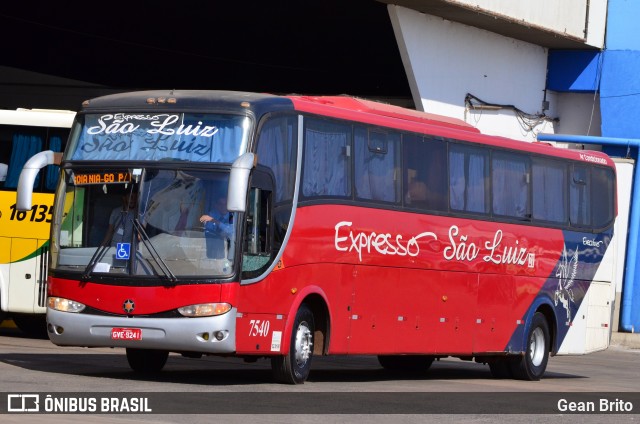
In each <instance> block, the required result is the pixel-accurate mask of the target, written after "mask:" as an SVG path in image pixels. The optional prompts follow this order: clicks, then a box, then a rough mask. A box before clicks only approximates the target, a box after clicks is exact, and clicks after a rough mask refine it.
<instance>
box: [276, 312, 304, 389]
mask: <svg viewBox="0 0 640 424" xmlns="http://www.w3.org/2000/svg"><path fill="white" fill-rule="evenodd" d="M314 331H315V323H314V319H313V313H312V312H311V309H309V307H308V306H307V305H305V304H303V305H301V306H300V309H298V312H297V313H296V318H295V321H294V322H293V329H292V330H291V343H290V344H289V353H288V354H287V355H282V356H274V357H272V358H271V369H272V371H273V378H274V380H275V381H276V382H278V383H285V384H303V383H304V382H305V380H306V379H307V377H309V371H311V360H312V359H313V334H314Z"/></svg>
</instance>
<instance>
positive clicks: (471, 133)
mask: <svg viewBox="0 0 640 424" xmlns="http://www.w3.org/2000/svg"><path fill="white" fill-rule="evenodd" d="M287 97H288V98H290V99H291V100H292V101H293V104H294V107H295V109H296V110H299V111H303V112H309V113H316V114H319V115H323V116H328V117H334V118H341V119H348V120H351V121H359V122H366V123H369V124H374V125H380V126H387V127H393V128H398V129H404V130H407V131H414V132H418V133H423V134H430V135H434V136H439V137H444V138H452V139H457V140H462V141H470V142H476V143H481V144H485V145H489V146H495V147H503V148H508V149H514V150H521V151H526V152H532V153H538V154H541V155H547V156H556V157H563V158H567V159H573V160H577V161H581V162H590V163H596V164H600V165H607V166H610V167H614V166H615V165H614V163H613V161H612V160H611V158H609V156H607V155H606V154H604V153H602V152H599V151H592V150H589V151H586V150H574V149H565V148H558V147H556V146H554V145H552V144H550V143H546V142H527V141H521V140H515V139H511V138H507V137H502V136H495V135H487V134H482V133H481V132H480V131H479V130H478V129H477V128H475V127H473V126H472V125H470V124H467V123H466V122H464V121H462V120H460V119H456V118H450V117H447V116H442V115H436V114H432V113H427V112H420V111H417V110H412V109H405V108H402V107H399V106H393V105H388V104H384V103H379V102H374V101H371V100H364V99H358V98H354V97H347V96H287Z"/></svg>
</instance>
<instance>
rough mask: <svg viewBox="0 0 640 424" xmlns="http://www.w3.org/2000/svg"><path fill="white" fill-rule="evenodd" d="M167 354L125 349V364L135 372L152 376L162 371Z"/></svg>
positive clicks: (149, 350) (156, 351)
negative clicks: (127, 363)
mask: <svg viewBox="0 0 640 424" xmlns="http://www.w3.org/2000/svg"><path fill="white" fill-rule="evenodd" d="M168 357H169V352H168V351H166V350H154V349H134V348H129V347H128V348H127V362H129V366H130V367H131V369H132V370H134V371H135V372H138V373H141V374H152V373H156V372H159V371H161V370H162V368H164V365H165V364H166V363H167V358H168Z"/></svg>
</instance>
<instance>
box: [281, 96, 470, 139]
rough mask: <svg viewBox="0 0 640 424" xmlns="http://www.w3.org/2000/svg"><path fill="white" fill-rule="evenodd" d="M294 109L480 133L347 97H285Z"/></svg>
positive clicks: (432, 116)
mask: <svg viewBox="0 0 640 424" xmlns="http://www.w3.org/2000/svg"><path fill="white" fill-rule="evenodd" d="M287 97H289V98H290V99H291V100H292V101H293V102H294V104H295V105H296V109H300V110H303V109H304V110H307V111H308V112H312V111H313V110H310V109H314V107H315V108H317V110H315V111H316V112H318V113H322V112H321V110H322V109H325V110H326V109H328V108H338V109H342V110H344V111H356V112H364V113H367V114H373V115H380V116H386V117H389V118H396V119H402V120H406V121H413V122H417V123H422V124H431V125H438V126H441V127H448V128H455V129H458V130H463V131H470V132H474V133H479V132H480V131H479V130H478V129H477V128H475V127H474V126H472V125H469V124H467V123H466V122H464V121H463V120H461V119H456V118H450V117H448V116H442V115H435V114H433V113H427V112H420V111H418V110H412V109H406V108H403V107H400V106H395V105H390V104H386V103H381V102H375V101H372V100H366V99H359V98H356V97H349V96H287Z"/></svg>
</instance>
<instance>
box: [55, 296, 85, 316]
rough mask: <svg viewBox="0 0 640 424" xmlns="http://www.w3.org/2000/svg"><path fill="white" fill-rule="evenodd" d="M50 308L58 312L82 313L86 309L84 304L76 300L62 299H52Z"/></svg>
mask: <svg viewBox="0 0 640 424" xmlns="http://www.w3.org/2000/svg"><path fill="white" fill-rule="evenodd" d="M48 302H49V307H50V308H51V309H55V310H56V311H62V312H74V313H77V312H82V311H83V310H84V308H85V307H86V306H85V305H84V304H82V303H80V302H76V301H74V300H69V299H64V298H62V297H50V298H49V300H48Z"/></svg>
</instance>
